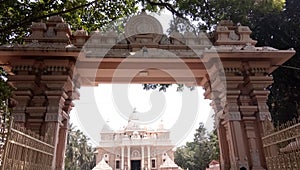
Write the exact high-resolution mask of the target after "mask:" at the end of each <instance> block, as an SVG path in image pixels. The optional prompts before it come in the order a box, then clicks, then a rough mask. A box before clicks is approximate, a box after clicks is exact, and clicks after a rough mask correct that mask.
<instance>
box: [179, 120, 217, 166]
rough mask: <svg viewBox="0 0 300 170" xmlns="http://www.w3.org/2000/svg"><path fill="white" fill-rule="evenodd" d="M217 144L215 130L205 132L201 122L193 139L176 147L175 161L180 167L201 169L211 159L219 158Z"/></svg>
mask: <svg viewBox="0 0 300 170" xmlns="http://www.w3.org/2000/svg"><path fill="white" fill-rule="evenodd" d="M219 154H220V153H219V145H218V139H217V135H216V131H213V132H211V133H209V134H208V133H207V131H206V129H205V128H204V125H203V123H200V124H199V128H198V129H196V133H195V134H194V141H193V142H187V143H186V145H184V146H181V147H179V148H177V150H176V152H175V162H176V164H178V165H179V166H180V167H181V168H184V169H189V170H199V169H200V170H203V169H205V168H206V167H207V165H208V164H209V163H210V161H212V160H219Z"/></svg>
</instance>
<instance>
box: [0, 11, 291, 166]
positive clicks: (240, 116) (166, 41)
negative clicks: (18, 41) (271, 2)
mask: <svg viewBox="0 0 300 170" xmlns="http://www.w3.org/2000/svg"><path fill="white" fill-rule="evenodd" d="M31 31H32V33H31V35H30V36H29V37H27V38H26V44H22V45H14V44H13V45H7V46H1V47H0V63H1V64H5V65H6V66H5V70H6V71H7V72H8V73H9V74H10V76H9V79H8V81H9V83H10V84H11V85H12V86H13V87H14V88H15V90H14V96H13V98H14V99H15V100H16V101H17V102H18V103H17V105H16V107H14V108H13V111H12V115H13V116H14V122H15V123H17V124H20V125H22V126H24V127H26V128H27V129H30V130H32V131H34V132H36V133H37V134H40V135H42V136H45V138H46V139H47V140H48V143H49V144H51V145H52V146H54V148H55V149H54V150H55V151H54V153H53V154H54V157H53V160H52V169H57V170H61V169H63V167H64V153H65V149H66V137H67V128H68V123H69V119H70V116H72V115H69V113H70V110H71V109H72V107H73V106H74V105H73V103H72V101H73V100H77V99H79V93H78V90H77V89H78V88H79V87H80V86H96V85H98V84H99V83H141V84H142V83H161V84H174V83H183V84H187V85H195V86H202V87H204V88H205V91H206V92H205V97H206V98H208V99H211V100H212V103H211V106H212V108H213V109H214V111H215V124H216V127H217V130H218V138H219V141H220V143H219V144H220V151H221V157H220V166H221V169H222V170H239V169H253V170H263V169H266V168H267V167H266V160H265V157H264V153H263V149H262V141H261V136H262V135H263V134H264V132H265V129H264V128H263V126H262V124H263V123H264V122H266V121H270V113H269V111H268V107H267V105H266V100H267V95H268V91H266V90H265V88H266V87H267V86H268V85H270V84H271V83H272V77H270V76H268V75H269V73H271V72H272V71H273V70H275V69H276V68H277V67H276V66H275V65H281V64H283V63H284V62H285V61H286V60H288V59H289V58H290V57H291V56H292V55H293V54H294V53H295V51H294V50H277V49H274V48H271V47H255V44H256V41H254V40H252V39H251V38H250V34H251V30H250V29H249V28H248V27H247V26H237V25H234V24H232V23H230V22H228V21H222V22H220V24H219V25H218V26H217V28H216V31H215V41H214V42H213V44H211V43H210V41H209V40H208V39H207V38H206V37H205V36H204V34H203V33H199V34H198V35H195V34H193V33H191V32H186V33H184V34H181V33H179V32H173V33H172V34H171V35H170V36H166V35H164V34H163V32H162V27H161V25H160V23H159V22H158V21H157V20H156V19H155V18H153V17H151V16H149V15H146V14H140V15H137V16H134V17H132V18H131V19H130V20H129V21H128V22H127V24H126V28H125V33H124V35H123V36H118V35H117V34H116V33H114V32H109V33H101V32H99V31H94V32H92V33H91V34H88V33H87V32H86V31H84V30H77V31H76V32H73V33H72V31H71V30H70V27H69V25H68V24H67V23H66V22H65V21H64V20H63V19H62V18H61V17H59V16H54V17H50V18H49V20H48V21H46V22H37V23H33V24H32V26H31ZM91 37H93V38H92V39H91V40H89V38H91ZM212 45H214V46H212ZM162 51H163V52H162ZM166 51H167V52H166ZM149 52H151V53H149ZM132 54H133V55H132ZM128 56H132V57H128ZM174 56H177V57H174ZM99 60H101V65H99ZM218 60H220V61H221V64H222V67H223V69H222V68H220V66H219V65H217V63H218V62H217V61H218ZM182 63H184V65H185V66H186V67H183V66H182ZM120 64H122V67H119V65H120ZM141 69H143V71H140V70H141ZM187 69H188V70H190V72H191V74H185V73H184V71H185V70H187ZM220 70H224V72H220ZM168 73H172V74H168ZM132 75H134V76H132ZM222 82H225V85H224V84H223V83H222ZM99 95H101V94H99Z"/></svg>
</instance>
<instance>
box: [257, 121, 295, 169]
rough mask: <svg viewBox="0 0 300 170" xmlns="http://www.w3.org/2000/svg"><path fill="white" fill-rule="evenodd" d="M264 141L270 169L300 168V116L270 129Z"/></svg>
mask: <svg viewBox="0 0 300 170" xmlns="http://www.w3.org/2000/svg"><path fill="white" fill-rule="evenodd" d="M262 141H263V147H264V153H265V157H266V162H267V166H268V169H269V170H282V169H287V170H300V118H299V119H295V120H293V121H291V122H288V123H286V124H284V125H281V126H280V127H278V128H277V129H272V130H270V131H268V132H267V134H266V135H265V136H264V137H263V138H262Z"/></svg>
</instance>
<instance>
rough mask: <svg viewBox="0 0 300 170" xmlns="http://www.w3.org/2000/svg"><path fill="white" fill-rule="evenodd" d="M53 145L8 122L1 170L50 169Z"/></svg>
mask: <svg viewBox="0 0 300 170" xmlns="http://www.w3.org/2000/svg"><path fill="white" fill-rule="evenodd" d="M53 154H54V146H52V145H49V144H47V143H46V142H45V140H44V138H43V137H41V136H39V135H36V134H35V133H34V132H31V131H29V130H26V129H25V128H24V127H22V126H18V125H17V124H13V123H11V124H10V127H9V129H8V133H7V139H6V142H5V145H4V150H3V153H2V155H3V156H2V165H1V169H2V170H24V169H26V170H41V169H43V170H51V165H52V160H53Z"/></svg>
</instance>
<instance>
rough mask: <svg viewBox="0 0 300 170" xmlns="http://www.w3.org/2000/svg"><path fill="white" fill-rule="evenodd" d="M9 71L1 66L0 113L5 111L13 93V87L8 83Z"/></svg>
mask: <svg viewBox="0 0 300 170" xmlns="http://www.w3.org/2000/svg"><path fill="white" fill-rule="evenodd" d="M6 80H7V73H6V72H5V71H4V70H3V68H2V67H0V94H1V95H0V113H1V114H2V113H5V112H6V110H7V107H8V105H9V101H8V99H9V98H10V97H11V95H12V88H11V87H10V86H9V85H8V84H7V81H6Z"/></svg>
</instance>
